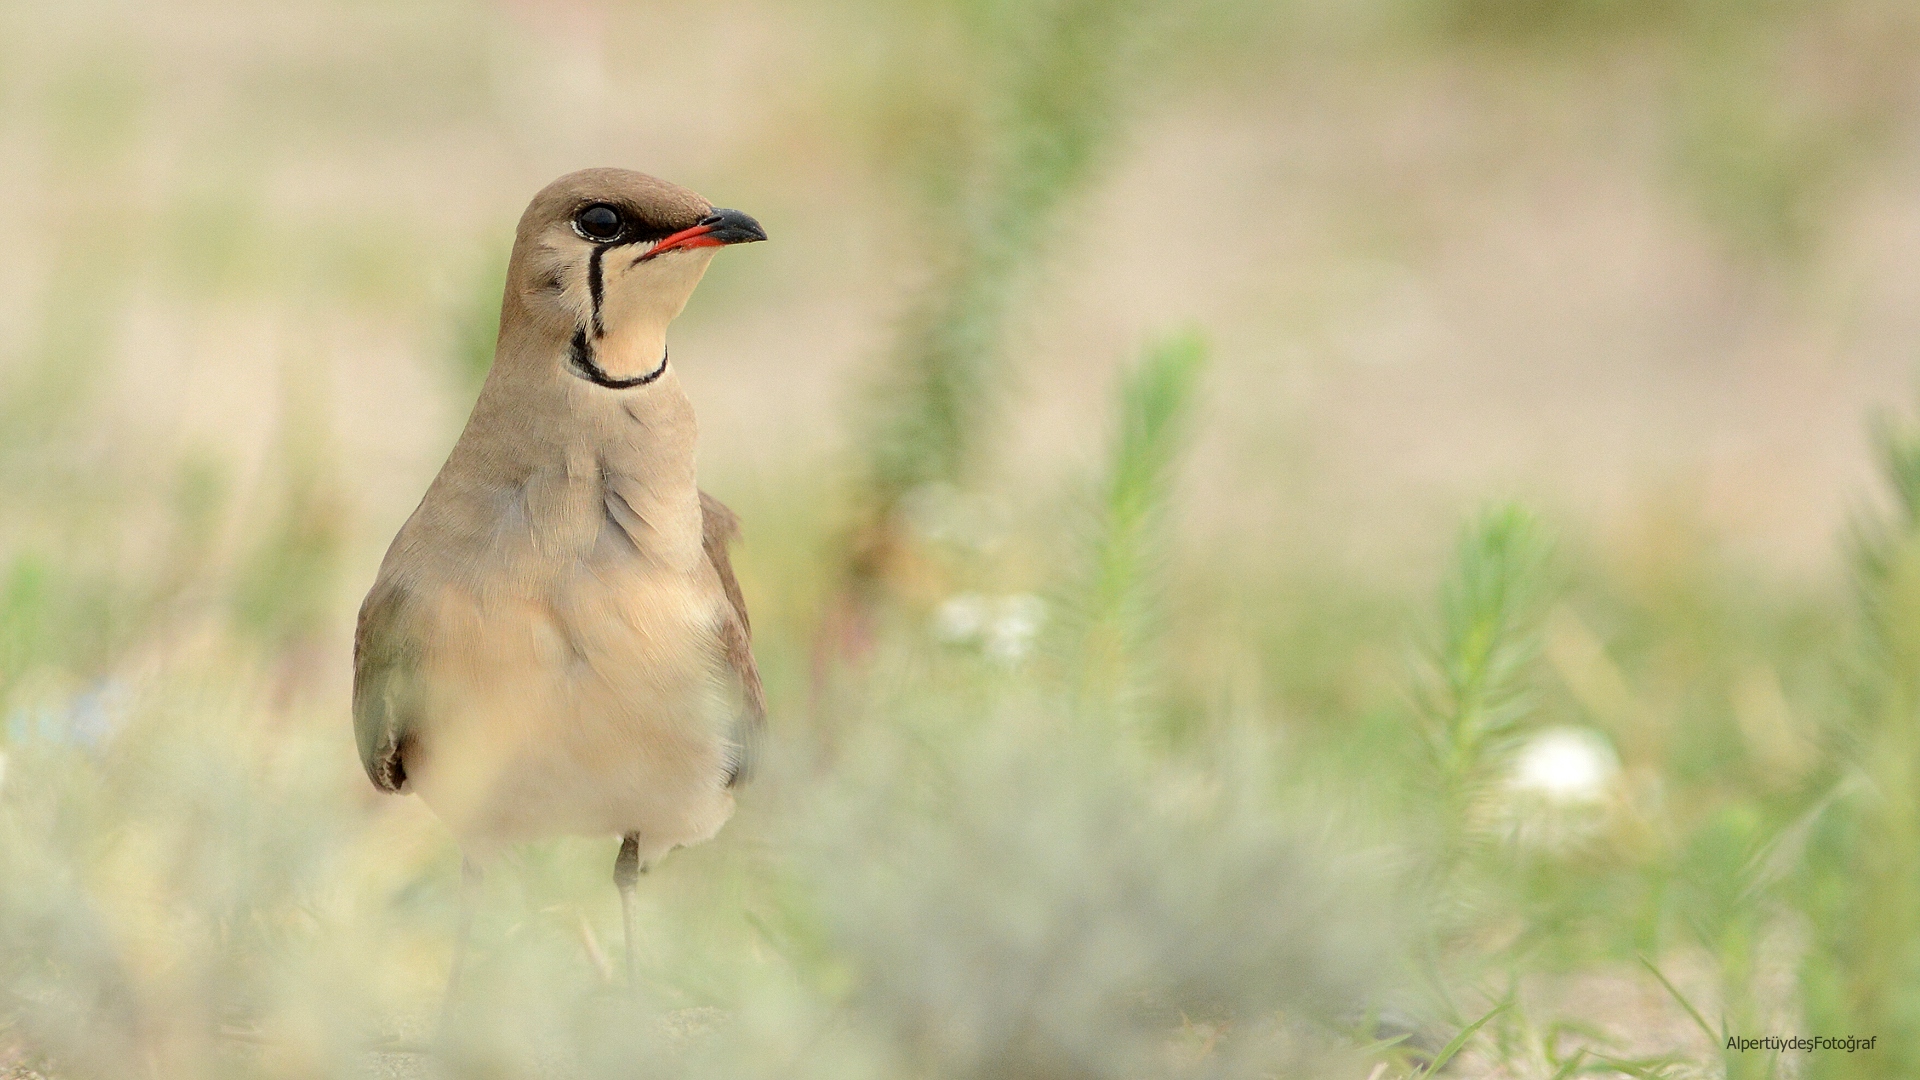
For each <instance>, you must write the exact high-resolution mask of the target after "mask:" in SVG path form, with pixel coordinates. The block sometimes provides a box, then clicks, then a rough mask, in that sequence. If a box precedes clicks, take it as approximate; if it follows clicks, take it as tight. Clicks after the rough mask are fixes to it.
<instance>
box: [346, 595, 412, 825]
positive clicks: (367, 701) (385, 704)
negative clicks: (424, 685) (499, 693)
mask: <svg viewBox="0 0 1920 1080" xmlns="http://www.w3.org/2000/svg"><path fill="white" fill-rule="evenodd" d="M406 600H407V596H406V591H405V590H404V589H403V588H401V587H400V586H398V585H395V584H393V583H391V582H389V581H386V580H384V579H383V580H380V581H376V582H375V583H374V586H373V591H372V592H369V593H368V594H367V599H366V602H365V603H363V604H361V605H360V623H359V625H358V627H357V628H356V629H355V630H354V635H353V734H354V737H355V740H356V741H357V742H358V743H359V744H360V764H361V765H363V766H365V767H366V770H367V778H368V779H369V780H372V781H373V786H374V787H377V788H379V789H380V790H382V791H403V790H405V789H406V783H407V767H406V762H405V760H404V754H405V751H406V748H407V742H408V739H409V736H410V735H411V734H412V733H413V731H414V730H415V728H416V726H417V725H418V722H419V714H420V706H421V701H420V695H419V690H418V683H417V682H416V680H415V672H416V671H418V669H419V666H420V657H421V652H422V649H421V639H420V637H419V636H418V634H417V633H416V632H414V630H413V628H412V627H410V626H409V625H408V622H409V620H408V618H407V603H406Z"/></svg>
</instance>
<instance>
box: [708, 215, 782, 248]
mask: <svg viewBox="0 0 1920 1080" xmlns="http://www.w3.org/2000/svg"><path fill="white" fill-rule="evenodd" d="M700 224H702V225H708V226H711V227H712V231H711V232H709V233H707V235H708V236H709V237H711V238H712V239H714V240H717V241H719V242H720V243H722V244H751V243H754V242H755V241H758V240H765V239H766V238H767V230H765V229H763V228H761V227H760V223H759V222H757V221H755V220H753V219H752V218H751V217H748V216H747V215H746V214H743V213H741V212H740V211H738V210H725V209H722V208H720V207H715V208H714V209H713V212H712V213H710V214H708V215H707V216H706V218H705V220H703V221H701V222H700Z"/></svg>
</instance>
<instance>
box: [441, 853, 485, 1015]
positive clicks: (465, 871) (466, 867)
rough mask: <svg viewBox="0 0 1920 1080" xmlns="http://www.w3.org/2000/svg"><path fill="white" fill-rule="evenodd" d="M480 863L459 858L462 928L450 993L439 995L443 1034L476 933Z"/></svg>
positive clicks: (456, 941)
mask: <svg viewBox="0 0 1920 1080" xmlns="http://www.w3.org/2000/svg"><path fill="white" fill-rule="evenodd" d="M481 876H482V875H481V873H480V864H479V863H476V862H474V861H473V860H472V859H467V858H463V859H461V860H460V928H459V930H458V931H457V932H456V933H455V935H454V939H453V968H452V969H451V970H449V971H448V972H447V993H446V996H445V997H442V998H441V999H440V1032H441V1034H442V1035H443V1036H444V1035H445V1034H446V1031H447V1023H448V1021H450V1020H451V1019H452V1017H453V999H454V997H455V995H457V994H458V993H459V992H460V975H461V973H462V972H463V971H465V970H466V966H467V939H468V938H470V937H472V936H473V909H474V908H475V907H476V906H478V904H479V902H480V881H481Z"/></svg>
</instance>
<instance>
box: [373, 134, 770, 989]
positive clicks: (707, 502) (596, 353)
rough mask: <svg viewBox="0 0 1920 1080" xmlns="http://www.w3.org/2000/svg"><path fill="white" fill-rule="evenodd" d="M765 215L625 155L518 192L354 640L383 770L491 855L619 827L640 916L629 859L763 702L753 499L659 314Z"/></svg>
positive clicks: (674, 818)
mask: <svg viewBox="0 0 1920 1080" xmlns="http://www.w3.org/2000/svg"><path fill="white" fill-rule="evenodd" d="M764 238H765V235H764V233H762V232H761V231H760V228H759V226H758V225H757V224H756V223H755V222H754V221H753V219H751V218H749V217H747V216H746V215H744V214H740V213H738V212H737V211H730V210H715V209H714V208H713V207H712V206H711V205H710V204H708V203H707V201H706V200H705V199H702V198H701V197H700V196H698V195H696V194H694V193H693V192H691V191H688V190H686V189H684V188H679V187H675V186H674V185H672V184H668V183H666V182H664V181H661V180H657V179H655V178H653V177H649V176H643V175H641V174H639V173H633V172H627V171H624V170H618V169H593V170H588V171H586V172H580V173H574V174H572V175H570V176H566V177H562V178H561V179H560V180H557V181H555V182H554V183H553V184H551V185H549V186H548V187H547V188H546V189H545V190H543V191H541V192H540V193H539V194H538V195H537V196H535V197H534V199H533V202H532V203H531V204H530V205H529V206H528V208H527V211H526V214H525V215H524V216H523V217H522V218H521V221H520V226H519V230H518V233H517V235H516V238H515V243H514V250H513V256H512V259H511V261H510V263H509V265H508V271H507V289H506V295H505V297H504V300H503V303H502V305H501V318H500V337H499V344H498V347H497V349H496V351H495V360H494V364H493V368H492V370H491V371H490V372H489V373H488V376H487V380H486V383H485V385H484V386H483V387H482V389H481V392H480V397H479V400H478V401H477V402H476V403H475V405H474V409H473V414H472V416H471V417H470V418H469V420H468V422H467V427H466V430H465V431H464V432H462V434H461V436H460V439H459V441H458V443H456V444H455V446H454V448H453V451H452V453H451V454H450V455H449V457H448V459H447V463H446V465H445V466H444V467H443V468H442V469H441V471H440V474H439V476H437V477H436V478H435V479H434V481H433V484H432V485H431V486H430V487H429V488H428V490H427V493H426V496H425V497H424V498H423V499H422V500H421V503H420V506H419V508H418V509H416V510H415V511H414V513H413V515H412V517H410V518H409V519H408V520H407V522H406V524H405V525H404V526H402V528H401V529H400V532H399V535H398V536H396V537H395V538H394V541H393V545H392V547H391V548H390V549H389V550H388V552H387V556H386V559H385V560H384V561H383V562H382V564H381V567H380V574H379V577H378V578H377V579H376V581H375V582H374V585H373V588H372V590H371V591H370V592H369V593H368V594H367V599H366V603H365V604H364V605H363V606H362V608H361V612H360V623H359V627H358V631H357V633H356V635H355V641H354V726H355V731H356V734H357V736H358V741H359V745H360V753H361V760H362V763H363V764H364V765H365V766H366V769H367V775H368V776H369V777H370V778H371V779H372V781H373V783H374V784H375V785H376V786H377V787H379V788H381V789H382V790H385V791H394V792H414V793H418V794H419V795H420V796H421V798H423V799H424V800H425V801H426V802H427V803H428V805H429V806H431V807H432V808H433V809H434V811H435V812H436V813H437V814H439V815H440V817H441V818H442V819H443V820H445V821H446V822H447V824H448V825H449V826H450V827H451V828H452V829H453V831H454V833H455V834H456V835H457V836H458V837H459V838H460V842H461V846H462V848H463V850H464V851H465V852H466V853H467V855H468V857H469V863H470V865H471V866H473V867H475V868H476V870H475V873H477V866H478V865H479V863H480V862H481V861H483V860H484V858H485V857H486V856H487V855H488V854H490V853H492V852H493V851H495V850H497V849H498V848H499V847H501V846H503V845H506V844H511V843H514V842H516V841H520V840H525V839H532V838H536V837H541V836H546V835H552V834H559V833H574V834H587V835H593V834H599V835H618V836H620V837H622V838H623V844H622V851H621V856H620V859H619V860H618V862H617V864H616V879H617V880H618V881H619V882H620V884H621V892H622V898H623V900H624V901H626V903H625V907H626V908H627V911H628V914H629V919H630V918H631V910H632V904H631V890H632V878H633V877H634V876H635V875H636V874H637V873H638V871H639V870H640V869H644V867H645V865H646V864H647V863H649V862H651V861H652V860H654V859H656V858H658V857H659V856H660V855H662V854H665V853H666V852H667V851H669V850H671V849H672V848H674V847H678V846H681V845H684V844H690V843H697V842H699V841H701V840H705V839H708V838H709V837H711V836H712V835H713V834H714V833H715V832H717V831H718V830H719V828H720V826H721V825H722V824H724V823H725V821H726V820H727V818H728V817H729V816H730V815H731V814H732V812H733V792H732V789H733V788H734V786H735V785H736V784H737V783H738V782H739V781H740V780H741V779H742V778H744V777H745V776H746V775H747V774H748V772H749V770H750V769H751V766H752V753H753V749H754V747H755V745H756V744H757V742H758V740H759V735H760V732H761V730H762V728H763V726H764V724H765V716H766V706H765V699H764V695H763V693H762V691H761V686H760V678H759V674H758V672H757V671H756V669H755V667H754V662H753V652H752V638H751V630H750V627H749V623H748V620H747V611H746V604H745V602H744V600H743V598H742V596H741V592H740V586H739V583H738V582H737V581H736V580H735V578H734V575H733V569H732V566H731V564H730V562H729V560H728V555H727V547H728V544H729V543H731V542H732V541H733V540H734V539H735V538H736V537H737V535H738V533H739V523H738V520H737V519H736V518H735V517H734V515H733V513H732V512H731V511H729V510H728V509H727V508H726V507H725V506H723V505H721V504H720V503H719V501H717V500H715V499H714V498H712V497H711V496H709V495H707V494H705V493H704V492H702V491H700V490H699V487H698V485H697V483H696V480H695V468H694V465H695V461H694V458H695V443H696V438H697V430H696V426H695V422H694V416H693V409H692V405H691V403H690V402H689V401H688V400H687V397H686V394H685V392H684V391H683V390H682V389H681V386H680V382H679V378H678V376H677V375H676V374H675V372H674V370H673V367H672V365H671V364H670V363H669V361H668V358H667V353H666V330H667V325H668V324H669V323H670V322H671V321H672V320H673V318H674V317H675V316H677V315H678V314H679V313H680V310H681V308H682V307H683V306H685V304H686V301H687V298H688V297H689V296H690V295H691V294H692V292H693V289H694V286H695V285H697V284H698V283H699V280H700V277H701V275H702V274H703V273H704V272H705V270H706V266H707V263H708V261H709V260H710V259H711V258H712V256H713V254H714V253H715V252H716V251H718V250H719V248H720V247H721V246H724V245H727V244H731V243H740V242H745V241H750V240H759V239H764ZM629 930H631V925H629ZM464 938H465V934H464V929H463V931H462V937H461V940H462V942H463V944H464ZM629 961H631V953H629ZM455 974H456V976H457V974H458V965H457V963H456V971H455Z"/></svg>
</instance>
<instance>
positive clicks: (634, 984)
mask: <svg viewBox="0 0 1920 1080" xmlns="http://www.w3.org/2000/svg"><path fill="white" fill-rule="evenodd" d="M645 871H646V867H644V866H641V865H640V838H639V837H638V836H636V835H634V834H633V833H628V834H627V835H626V836H624V837H622V838H621V840H620V855H619V857H617V858H615V859H614V860H613V884H614V887H615V888H618V889H619V890H620V921H621V922H622V923H624V924H626V936H627V992H628V993H635V992H637V991H638V990H639V988H640V977H639V973H638V972H637V971H636V970H635V968H636V965H635V963H634V959H633V946H634V939H635V938H636V937H637V936H639V935H638V927H637V925H636V924H635V914H634V910H633V903H634V896H633V892H634V886H635V885H637V884H639V881H640V875H641V874H642V873H644V872H645Z"/></svg>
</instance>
